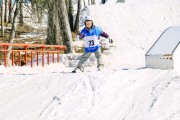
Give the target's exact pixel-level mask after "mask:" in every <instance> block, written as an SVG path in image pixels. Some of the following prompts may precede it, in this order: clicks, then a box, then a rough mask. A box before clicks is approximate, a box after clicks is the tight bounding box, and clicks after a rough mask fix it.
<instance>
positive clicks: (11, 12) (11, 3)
mask: <svg viewBox="0 0 180 120" xmlns="http://www.w3.org/2000/svg"><path fill="white" fill-rule="evenodd" d="M12 18H13V0H9V17H8V22H9V23H12Z"/></svg>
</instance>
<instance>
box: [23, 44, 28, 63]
mask: <svg viewBox="0 0 180 120" xmlns="http://www.w3.org/2000/svg"><path fill="white" fill-rule="evenodd" d="M24 48H25V65H27V49H28V46H27V45H26V46H24Z"/></svg>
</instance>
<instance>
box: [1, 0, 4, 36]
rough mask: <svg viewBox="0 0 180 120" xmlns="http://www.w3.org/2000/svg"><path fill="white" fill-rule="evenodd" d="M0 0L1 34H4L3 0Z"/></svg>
mask: <svg viewBox="0 0 180 120" xmlns="http://www.w3.org/2000/svg"><path fill="white" fill-rule="evenodd" d="M1 2H2V3H1V36H4V0H2V1H1Z"/></svg>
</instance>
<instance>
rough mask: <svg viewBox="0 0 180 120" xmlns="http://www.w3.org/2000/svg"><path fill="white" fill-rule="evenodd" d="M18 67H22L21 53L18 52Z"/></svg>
mask: <svg viewBox="0 0 180 120" xmlns="http://www.w3.org/2000/svg"><path fill="white" fill-rule="evenodd" d="M18 65H19V66H21V53H20V51H18Z"/></svg>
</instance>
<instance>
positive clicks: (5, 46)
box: [3, 45, 7, 67]
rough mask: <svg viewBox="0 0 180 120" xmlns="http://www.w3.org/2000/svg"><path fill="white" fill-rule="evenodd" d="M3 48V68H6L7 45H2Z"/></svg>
mask: <svg viewBox="0 0 180 120" xmlns="http://www.w3.org/2000/svg"><path fill="white" fill-rule="evenodd" d="M3 48H4V66H5V67H6V57H7V54H6V48H7V45H3Z"/></svg>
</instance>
